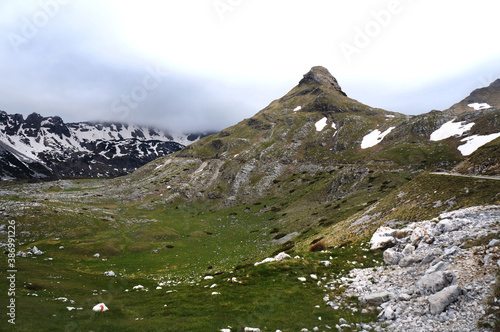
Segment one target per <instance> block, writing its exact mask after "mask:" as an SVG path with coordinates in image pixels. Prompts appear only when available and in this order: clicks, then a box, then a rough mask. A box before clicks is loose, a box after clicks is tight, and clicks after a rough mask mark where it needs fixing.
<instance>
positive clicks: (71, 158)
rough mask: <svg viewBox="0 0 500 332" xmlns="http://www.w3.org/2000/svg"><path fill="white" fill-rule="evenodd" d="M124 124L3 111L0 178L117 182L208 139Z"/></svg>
mask: <svg viewBox="0 0 500 332" xmlns="http://www.w3.org/2000/svg"><path fill="white" fill-rule="evenodd" d="M206 135H207V133H193V134H184V135H172V134H170V133H168V132H165V131H162V130H157V129H154V128H149V127H142V126H136V125H127V124H121V123H90V122H79V123H64V121H63V120H62V119H61V118H60V117H58V116H52V117H43V116H41V115H39V114H37V113H33V114H30V115H29V116H28V117H27V118H26V119H24V118H23V116H22V115H20V114H14V115H9V114H7V113H6V112H3V111H0V177H1V178H2V179H3V180H6V179H17V178H21V179H23V178H24V179H29V178H39V179H56V178H69V177H116V176H120V175H125V174H128V173H131V172H133V171H134V170H136V169H137V168H138V167H141V166H143V165H144V164H146V163H148V162H150V161H152V160H154V159H156V158H158V157H163V156H166V155H168V154H170V153H173V152H176V151H179V150H180V149H182V148H183V147H185V146H186V145H189V144H190V143H192V142H195V141H196V140H198V139H200V138H201V137H204V136H206Z"/></svg>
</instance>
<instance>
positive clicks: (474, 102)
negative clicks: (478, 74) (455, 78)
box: [448, 79, 500, 114]
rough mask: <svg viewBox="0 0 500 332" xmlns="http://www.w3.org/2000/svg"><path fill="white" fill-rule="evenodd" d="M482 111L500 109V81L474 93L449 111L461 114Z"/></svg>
mask: <svg viewBox="0 0 500 332" xmlns="http://www.w3.org/2000/svg"><path fill="white" fill-rule="evenodd" d="M482 109H500V79H497V80H496V81H494V82H493V83H491V84H490V85H489V86H486V87H483V88H479V89H476V90H474V91H472V92H471V94H470V95H469V96H468V97H467V98H465V99H464V100H462V101H461V102H459V103H457V104H455V105H453V106H451V107H450V108H449V109H448V111H449V112H451V113H454V114H461V113H464V112H470V111H474V110H476V111H477V110H482Z"/></svg>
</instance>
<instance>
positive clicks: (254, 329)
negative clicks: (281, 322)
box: [243, 327, 260, 332]
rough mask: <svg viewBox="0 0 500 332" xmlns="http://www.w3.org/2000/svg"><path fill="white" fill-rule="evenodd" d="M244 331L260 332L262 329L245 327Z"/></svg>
mask: <svg viewBox="0 0 500 332" xmlns="http://www.w3.org/2000/svg"><path fill="white" fill-rule="evenodd" d="M243 331H245V332H260V329H259V328H255V327H245V329H244V330H243Z"/></svg>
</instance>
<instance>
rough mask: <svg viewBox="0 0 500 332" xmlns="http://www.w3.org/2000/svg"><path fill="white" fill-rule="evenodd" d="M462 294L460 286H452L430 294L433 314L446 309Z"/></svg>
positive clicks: (429, 299)
mask: <svg viewBox="0 0 500 332" xmlns="http://www.w3.org/2000/svg"><path fill="white" fill-rule="evenodd" d="M461 294H462V291H461V289H460V287H458V286H456V285H455V286H450V287H446V288H445V289H443V290H441V291H440V292H438V293H436V294H433V295H431V296H429V298H428V301H429V305H430V310H431V314H433V315H437V314H440V313H441V312H443V311H444V309H445V308H446V306H448V305H449V304H450V303H453V302H455V301H456V300H457V299H458V297H459V296H460V295H461Z"/></svg>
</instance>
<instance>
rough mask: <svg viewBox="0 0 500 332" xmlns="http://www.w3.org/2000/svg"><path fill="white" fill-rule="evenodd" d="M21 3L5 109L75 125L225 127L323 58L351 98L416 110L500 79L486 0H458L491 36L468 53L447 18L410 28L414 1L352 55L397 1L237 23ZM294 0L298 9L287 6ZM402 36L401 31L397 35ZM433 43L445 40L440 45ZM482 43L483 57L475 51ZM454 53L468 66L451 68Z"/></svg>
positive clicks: (174, 12) (4, 27)
mask: <svg viewBox="0 0 500 332" xmlns="http://www.w3.org/2000/svg"><path fill="white" fill-rule="evenodd" d="M446 1H448V0H446ZM18 3H19V2H14V1H5V2H2V3H1V4H0V22H2V23H0V72H1V73H2V78H1V80H0V97H1V98H0V109H2V110H5V111H7V112H8V113H21V114H24V115H28V114H29V113H32V112H38V113H40V114H42V115H44V116H49V115H59V116H61V117H62V118H63V119H64V120H65V121H66V122H75V121H91V120H105V121H127V122H133V123H139V124H147V125H154V126H157V127H160V128H166V129H169V130H175V131H193V130H218V129H223V128H225V127H227V126H230V125H232V124H235V123H237V122H239V121H241V120H242V119H244V118H247V117H250V116H252V115H253V114H255V113H256V112H257V111H259V110H260V109H262V108H263V107H265V106H266V105H267V104H269V103H270V102H271V101H272V100H273V99H276V98H279V97H281V96H282V95H283V94H285V93H286V92H287V91H288V90H290V89H291V88H293V86H294V85H296V84H297V83H298V81H299V80H300V79H301V76H302V74H304V73H305V72H307V71H308V70H309V68H310V67H312V66H315V65H323V66H326V67H327V68H329V69H330V71H331V72H332V74H333V75H334V76H336V77H337V79H338V81H339V83H340V84H341V85H342V87H343V90H344V91H345V92H346V93H347V94H348V95H349V96H351V97H353V98H355V99H357V100H359V101H361V102H363V103H366V104H369V105H371V106H374V107H380V108H385V109H388V110H393V111H398V112H402V113H407V114H417V113H422V112H427V111H429V110H430V109H444V108H446V107H449V106H451V105H452V104H453V103H455V102H457V101H459V100H460V99H462V98H463V97H465V96H467V95H468V93H470V91H471V90H472V89H474V88H478V87H480V86H484V85H486V84H488V83H489V81H493V80H494V79H496V78H498V77H500V70H499V69H498V66H497V64H498V61H499V59H500V52H498V51H495V50H496V49H494V48H493V46H491V45H496V44H492V43H493V42H492V41H491V43H489V44H485V41H487V40H488V38H487V34H488V33H489V32H488V31H490V30H488V28H487V27H484V26H483V27H481V26H480V25H479V24H472V22H473V21H474V22H476V21H478V20H479V21H481V18H476V16H473V15H472V13H471V16H470V17H469V18H467V17H466V15H468V11H472V12H474V10H473V8H472V9H468V8H465V7H463V8H461V6H458V5H457V6H456V9H457V12H458V11H459V10H460V15H465V16H464V17H463V18H464V19H465V18H467V19H468V20H470V24H469V26H468V27H467V33H468V36H469V37H470V38H475V37H474V36H477V38H478V41H476V42H477V43H482V44H480V45H475V43H474V41H475V40H472V41H471V42H470V43H469V44H467V45H462V46H461V48H459V49H466V50H468V51H467V52H464V54H462V53H461V52H459V53H457V52H455V51H454V50H455V49H452V50H450V51H449V53H450V55H449V56H448V58H447V57H446V54H444V53H446V52H448V51H447V48H446V47H447V45H448V44H447V43H446V42H445V41H443V42H442V43H441V44H439V40H438V39H433V35H434V34H435V33H434V32H435V29H436V27H435V26H431V27H427V26H426V25H421V26H414V25H411V24H409V25H405V22H406V21H407V20H409V21H410V22H411V20H414V19H416V18H418V17H413V16H412V13H413V10H414V9H415V10H416V12H423V11H424V10H425V6H426V5H425V4H416V3H415V4H412V6H414V7H412V8H411V9H412V10H405V11H402V13H401V14H398V15H400V16H397V17H396V16H395V17H394V19H392V20H391V24H390V25H389V26H387V27H384V29H381V31H380V34H379V35H377V36H375V37H373V38H372V40H370V44H369V45H368V46H367V47H365V48H363V49H361V50H360V52H361V54H359V55H358V54H356V55H355V56H353V61H352V63H351V64H348V63H346V61H345V59H344V57H343V56H342V52H341V51H340V49H339V47H338V46H339V45H341V43H342V42H343V41H344V42H354V41H355V39H353V38H355V35H353V34H354V33H355V31H358V30H356V29H357V28H358V27H360V28H363V27H364V26H365V25H366V24H367V23H373V22H372V21H373V20H374V19H373V16H371V14H370V11H372V10H375V9H376V10H384V8H385V7H387V3H386V2H385V1H375V2H374V1H370V5H369V6H366V9H363V8H364V7H362V6H361V5H356V6H353V5H348V7H349V8H348V9H345V10H344V7H343V5H342V4H341V3H340V2H339V3H335V4H332V2H331V1H317V2H315V3H314V4H312V3H311V4H310V5H307V6H306V5H304V3H303V2H295V1H292V0H290V1H286V2H283V1H276V2H273V3H272V4H271V3H268V4H267V5H263V3H260V2H258V1H256V2H248V3H244V4H242V5H241V6H238V7H235V8H234V10H232V11H228V12H227V13H225V17H224V20H220V17H219V16H220V15H218V13H217V12H216V11H215V10H214V9H213V8H211V6H206V3H205V2H204V5H203V6H201V7H197V8H198V10H194V9H193V8H192V6H188V5H186V4H185V3H183V2H182V3H181V2H176V4H175V5H174V4H173V3H169V4H168V6H167V5H165V6H166V7H164V8H155V7H154V6H156V5H157V2H150V1H146V2H144V3H143V4H141V7H131V6H129V4H126V3H125V2H123V3H119V4H117V5H116V6H115V5H109V4H108V3H107V2H106V3H101V2H94V1H83V0H42V1H41V2H39V1H23V2H22V5H19V4H18ZM56 3H57V4H58V5H57V4H56ZM196 3H198V4H200V3H201V1H199V2H196ZM365 3H368V2H365ZM285 5H286V7H287V10H288V11H290V15H284V14H283V12H282V11H281V9H282V6H285ZM51 6H52V7H51ZM485 6H486V5H484V4H482V7H481V10H483V12H484V9H485ZM469 7H470V6H469ZM44 8H45V9H44ZM47 8H49V9H47ZM160 9H162V10H164V11H163V12H162V11H161V10H160ZM486 9H487V8H486ZM490 9H492V8H490ZM122 10H123V12H122ZM145 10H147V12H148V13H149V14H148V15H152V16H154V17H152V18H151V19H150V17H149V16H148V15H146V14H144V12H145ZM488 12H490V13H491V12H493V10H489V11H487V12H485V13H488ZM278 13H280V15H278ZM135 14H137V15H135ZM438 14H439V13H434V14H433V15H434V16H438ZM134 15H135V16H134ZM162 15H165V17H164V18H163V16H162ZM315 15H316V16H315ZM457 15H458V14H457ZM117 17H118V18H120V19H121V20H122V21H121V23H120V22H119V21H120V20H119V19H117ZM328 17H334V18H335V19H328ZM353 17H356V20H354V21H353V20H352V18H353ZM447 17H448V16H446V15H444V16H443V17H442V19H443V20H446V19H447ZM319 18H321V19H319ZM363 20H365V21H363ZM366 20H367V21H366ZM482 21H484V24H486V25H488V24H493V23H488V22H490V21H488V20H482ZM117 22H118V23H117ZM352 22H355V23H352ZM457 22H459V23H460V24H462V21H460V20H457V18H455V19H454V20H452V18H450V21H449V24H450V26H453V25H454V24H458V23H457ZM476 23H478V22H476ZM124 24H125V25H124ZM439 24H442V25H446V23H443V22H440V23H439ZM416 31H418V33H416ZM446 33H447V34H449V37H450V38H451V39H453V43H452V44H450V45H451V46H453V47H455V44H457V41H458V40H460V41H461V42H463V40H462V39H460V38H459V37H460V35H459V33H457V34H456V35H454V34H453V29H452V28H449V29H448V30H447V32H446ZM392 34H396V35H397V36H396V37H397V38H396V39H394V40H392V39H390V38H391V36H392ZM485 34H486V35H485ZM441 35H442V33H441ZM16 36H17V37H16ZM417 37H418V38H417ZM490 39H491V40H493V37H492V38H490ZM422 40H423V41H422ZM387 41H392V42H393V43H392V44H390V43H387ZM400 43H404V44H403V45H400ZM414 44H415V45H414ZM408 45H411V46H412V48H411V50H408ZM426 45H439V48H438V50H437V51H436V52H435V53H434V54H433V53H431V52H433V51H434V49H432V46H430V48H426V47H427V46H426ZM486 46H487V47H486ZM382 47H384V48H382ZM457 47H458V46H457ZM471 47H472V48H476V49H477V52H471V51H470V48H471ZM382 49H383V52H382V53H381V52H380V50H382ZM485 49H486V51H485ZM454 52H455V53H454ZM485 52H489V53H487V56H486V55H484V54H483V53H485ZM477 54H480V55H481V57H473V56H475V55H477ZM457 57H458V58H459V60H460V61H457V59H456V58H457ZM460 57H461V58H460ZM434 58H435V59H434ZM486 58H488V60H487V61H485V59H486ZM448 59H452V60H453V61H454V62H456V63H458V64H459V66H458V67H454V68H455V69H454V70H447V71H445V72H439V70H437V69H439V68H440V66H446V65H447V61H448ZM424 60H425V61H426V62H424ZM415 68H417V69H419V70H415ZM423 73H425V75H422V74H423ZM405 75H407V76H405Z"/></svg>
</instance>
